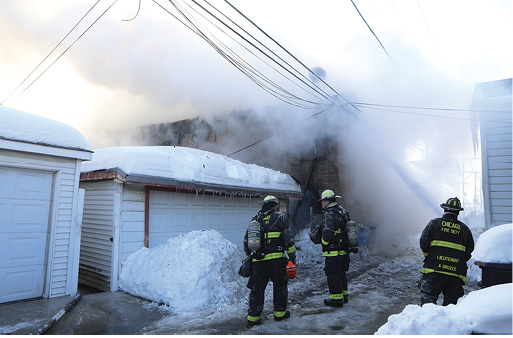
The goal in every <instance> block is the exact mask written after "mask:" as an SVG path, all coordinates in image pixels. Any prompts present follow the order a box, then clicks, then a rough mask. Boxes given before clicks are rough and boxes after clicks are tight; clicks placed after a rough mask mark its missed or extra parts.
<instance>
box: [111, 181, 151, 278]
mask: <svg viewBox="0 0 513 338" xmlns="http://www.w3.org/2000/svg"><path fill="white" fill-rule="evenodd" d="M145 194H146V188H145V187H144V186H142V185H127V184H125V186H124V189H123V194H122V198H121V201H122V202H121V227H120V229H121V231H120V243H119V263H118V264H119V271H120V272H121V265H122V263H123V262H124V261H125V260H126V259H127V258H128V256H130V254H131V253H133V252H135V251H137V250H139V249H141V248H142V247H144V205H145V202H144V201H145Z"/></svg>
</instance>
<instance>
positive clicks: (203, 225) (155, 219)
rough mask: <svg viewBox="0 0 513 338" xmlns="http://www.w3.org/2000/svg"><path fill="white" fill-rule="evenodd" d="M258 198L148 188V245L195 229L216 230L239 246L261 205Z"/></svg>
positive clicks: (152, 245) (153, 244)
mask: <svg viewBox="0 0 513 338" xmlns="http://www.w3.org/2000/svg"><path fill="white" fill-rule="evenodd" d="M258 202H259V199H258V198H243V197H229V196H226V197H225V196H211V195H196V194H184V193H175V192H168V191H158V190H152V191H150V211H149V216H150V219H149V223H150V229H149V247H150V248H152V247H155V246H157V245H160V244H162V243H165V242H167V240H168V239H169V238H171V237H175V236H178V235H179V234H185V233H187V232H190V231H194V230H202V229H204V230H210V229H214V230H216V231H218V232H219V233H220V234H221V235H223V237H224V238H226V239H227V240H229V241H231V242H232V243H234V244H236V245H237V246H238V247H239V248H242V240H243V237H244V234H245V232H246V228H247V226H248V223H249V221H250V220H251V217H253V216H254V215H255V214H256V213H257V212H258V210H260V205H259V204H258Z"/></svg>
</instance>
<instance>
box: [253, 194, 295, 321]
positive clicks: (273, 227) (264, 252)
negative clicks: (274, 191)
mask: <svg viewBox="0 0 513 338" xmlns="http://www.w3.org/2000/svg"><path fill="white" fill-rule="evenodd" d="M260 204H261V205H262V208H261V210H260V211H259V212H258V214H257V215H256V216H255V217H254V218H253V219H256V220H257V221H258V222H259V223H260V225H261V239H262V244H261V246H260V249H259V250H258V251H256V252H251V251H250V250H249V248H248V232H247V231H246V234H245V236H244V251H245V253H246V255H248V256H249V255H252V256H253V260H252V262H253V263H252V264H253V267H252V273H251V276H250V278H249V281H248V285H247V287H248V288H249V289H250V290H251V291H250V294H249V309H248V317H247V320H248V325H250V326H252V325H256V324H260V321H261V317H260V315H261V313H262V310H263V308H264V292H265V288H266V287H267V283H268V282H269V280H271V281H272V283H273V300H274V312H273V314H274V319H275V320H278V321H279V320H283V319H287V318H289V317H290V312H289V311H288V310H287V302H288V288H287V284H288V280H289V278H288V276H287V272H286V266H287V263H288V261H289V260H290V261H292V263H294V264H296V252H295V250H296V246H295V244H294V241H293V238H292V233H291V231H290V229H289V221H288V220H287V218H286V217H285V215H283V214H282V213H281V212H279V207H280V201H279V200H278V199H277V198H276V197H274V196H272V195H269V196H267V197H265V198H264V200H263V201H261V202H260ZM285 252H287V255H288V259H287V258H286V255H285Z"/></svg>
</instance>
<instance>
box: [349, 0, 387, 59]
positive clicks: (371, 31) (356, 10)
mask: <svg viewBox="0 0 513 338" xmlns="http://www.w3.org/2000/svg"><path fill="white" fill-rule="evenodd" d="M351 2H352V3H353V6H354V8H356V11H357V12H358V14H360V17H361V18H362V20H363V22H365V24H366V25H367V28H369V30H370V31H371V33H372V35H374V37H375V38H376V40H378V42H379V44H380V45H381V48H383V50H384V51H385V53H387V56H388V58H389V59H390V61H392V63H394V60H392V57H390V54H388V52H387V50H386V49H385V46H383V44H382V43H381V41H379V38H378V36H377V35H376V33H374V31H373V30H372V28H371V27H370V26H369V24H368V23H367V20H365V18H364V17H363V15H362V13H360V10H359V9H358V7H356V4H355V3H354V1H353V0H351ZM394 64H395V63H394Z"/></svg>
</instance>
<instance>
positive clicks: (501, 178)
mask: <svg viewBox="0 0 513 338" xmlns="http://www.w3.org/2000/svg"><path fill="white" fill-rule="evenodd" d="M472 107H473V108H477V109H478V110H479V111H480V112H479V121H480V134H481V158H482V166H483V201H484V209H485V222H486V228H490V227H493V226H496V225H500V224H505V223H511V222H512V194H513V192H512V112H511V108H512V95H511V79H508V80H500V81H493V82H488V83H482V84H478V85H476V91H475V93H474V100H473V103H472Z"/></svg>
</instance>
